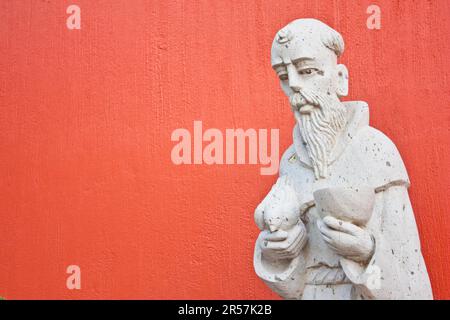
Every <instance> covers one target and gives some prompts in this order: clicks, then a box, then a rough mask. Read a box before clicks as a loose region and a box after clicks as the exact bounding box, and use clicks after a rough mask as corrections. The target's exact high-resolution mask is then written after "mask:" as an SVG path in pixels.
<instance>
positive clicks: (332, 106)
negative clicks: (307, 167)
mask: <svg viewBox="0 0 450 320" xmlns="http://www.w3.org/2000/svg"><path fill="white" fill-rule="evenodd" d="M290 102H291V107H292V109H293V110H294V111H295V114H296V117H297V122H299V123H300V125H301V129H300V133H301V135H302V138H303V140H304V141H305V142H306V149H307V151H308V155H309V157H310V159H311V162H312V165H313V169H314V175H315V177H316V179H321V178H326V177H327V175H328V164H329V162H328V161H329V157H330V153H331V151H332V149H333V148H334V146H335V144H336V139H337V136H338V134H339V132H340V130H341V129H342V128H343V127H344V126H345V123H346V117H345V112H346V110H345V107H344V106H343V105H342V103H341V102H340V101H339V99H337V97H336V99H334V100H333V99H332V98H331V97H329V96H328V97H325V96H321V95H318V94H315V93H313V92H311V91H307V90H302V91H301V92H300V93H294V94H293V95H292V96H291V98H290ZM307 104H309V105H312V106H314V108H313V109H312V110H311V112H310V113H308V114H299V112H298V111H299V109H300V108H301V107H302V106H304V105H307Z"/></svg>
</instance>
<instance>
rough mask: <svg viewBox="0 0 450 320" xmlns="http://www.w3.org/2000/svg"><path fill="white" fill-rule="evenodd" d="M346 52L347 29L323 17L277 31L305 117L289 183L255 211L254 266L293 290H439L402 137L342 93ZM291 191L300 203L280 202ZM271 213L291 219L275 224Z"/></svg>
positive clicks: (280, 290)
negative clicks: (399, 144)
mask: <svg viewBox="0 0 450 320" xmlns="http://www.w3.org/2000/svg"><path fill="white" fill-rule="evenodd" d="M343 51H344V41H343V38H342V36H341V35H340V34H339V33H338V32H337V31H335V30H333V29H332V28H330V27H329V26H328V25H326V24H324V23H322V22H320V21H318V20H314V19H299V20H295V21H293V22H291V23H289V24H288V25H287V26H286V27H284V28H282V29H281V30H280V31H279V32H278V33H277V34H276V36H275V39H274V41H273V44H272V51H271V63H272V67H273V69H274V70H275V72H276V73H277V75H278V77H279V80H280V84H281V88H282V90H283V92H284V93H285V94H286V96H287V97H288V98H289V101H290V105H291V107H292V111H293V114H294V117H295V119H296V122H297V124H296V126H295V127H294V131H293V145H291V146H290V147H289V148H288V149H287V150H286V151H285V153H284V155H283V156H282V159H281V163H280V170H279V174H280V178H279V179H283V181H282V182H283V183H281V182H280V183H278V184H276V185H277V186H276V188H274V189H273V190H272V191H271V192H270V193H269V195H268V196H267V197H266V198H265V199H264V200H263V201H262V202H261V204H260V205H259V206H258V207H257V209H256V210H255V222H256V224H257V226H258V227H259V229H260V230H261V232H260V234H259V236H258V239H257V240H256V244H255V253H254V267H255V271H256V273H257V275H258V276H259V277H260V278H261V279H262V280H263V281H264V282H265V283H266V284H267V285H268V286H269V287H270V288H271V289H272V290H273V291H274V292H276V293H277V294H279V295H280V296H281V297H283V298H285V299H352V300H353V299H432V297H433V296H432V291H431V285H430V281H429V278H428V273H427V269H426V266H425V263H424V259H423V256H422V252H421V247H420V239H419V235H418V230H417V226H416V222H415V218H414V213H413V210H412V206H411V202H410V199H409V196H408V187H409V185H410V182H409V178H408V174H407V171H406V169H405V166H404V163H403V161H402V158H401V156H400V154H399V152H398V150H397V148H396V147H395V145H394V143H393V142H392V141H391V140H390V139H389V138H388V137H386V136H385V135H384V134H383V133H382V132H380V131H378V130H377V129H375V128H373V127H370V126H369V108H368V105H367V104H366V103H365V102H362V101H351V102H342V101H341V100H340V99H341V98H342V97H345V96H346V95H347V94H348V70H347V68H346V67H345V66H344V65H343V64H338V58H339V57H340V56H341V55H342V53H343ZM287 182H288V183H287ZM284 185H286V188H289V189H286V190H285V191H283V186H284ZM275 189H276V190H275ZM290 190H295V191H294V193H295V199H294V200H293V201H297V204H296V205H294V204H293V205H289V206H287V205H281V204H280V205H278V204H277V203H278V202H283V201H276V203H275V202H274V200H273V199H274V195H276V194H281V195H283V192H284V193H286V194H288V193H289V192H291V193H292V191H290ZM280 197H281V198H282V197H284V196H279V197H278V198H280ZM278 198H276V199H278ZM281 198H280V199H281ZM289 199H290V200H289V201H291V202H292V199H293V198H292V197H290V198H289ZM271 203H272V205H271ZM269 210H270V212H269ZM277 210H278V211H277ZM286 210H295V211H294V212H285V211H286ZM269 213H270V215H271V217H272V218H273V217H276V218H277V219H286V220H288V219H291V221H289V223H286V224H285V225H286V227H285V228H275V229H274V228H269V226H268V225H267V224H268V223H267V221H269V220H270V221H272V220H271V219H272V218H270V219H268V218H267V217H266V219H265V216H264V215H265V214H266V215H267V214H269ZM283 217H284V218H283ZM288 217H289V218H288ZM286 222H288V221H286ZM278 224H279V225H281V221H279V223H278ZM287 226H289V227H287Z"/></svg>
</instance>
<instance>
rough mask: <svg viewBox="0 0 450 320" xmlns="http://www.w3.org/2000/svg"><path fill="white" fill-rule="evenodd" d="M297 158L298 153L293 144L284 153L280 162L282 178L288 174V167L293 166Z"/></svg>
mask: <svg viewBox="0 0 450 320" xmlns="http://www.w3.org/2000/svg"><path fill="white" fill-rule="evenodd" d="M295 158H296V152H295V147H294V144H291V145H290V146H289V148H287V149H286V151H284V153H283V155H282V156H281V160H280V176H282V175H284V174H286V170H288V167H289V166H290V165H292V162H293V161H294V160H295Z"/></svg>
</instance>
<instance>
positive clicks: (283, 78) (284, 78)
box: [278, 73, 288, 81]
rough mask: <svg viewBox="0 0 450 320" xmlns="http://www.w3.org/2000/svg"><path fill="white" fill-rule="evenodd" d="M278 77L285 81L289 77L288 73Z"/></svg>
mask: <svg viewBox="0 0 450 320" xmlns="http://www.w3.org/2000/svg"><path fill="white" fill-rule="evenodd" d="M278 77H279V78H280V80H281V81H285V80H287V79H288V75H287V73H282V74H279V75H278Z"/></svg>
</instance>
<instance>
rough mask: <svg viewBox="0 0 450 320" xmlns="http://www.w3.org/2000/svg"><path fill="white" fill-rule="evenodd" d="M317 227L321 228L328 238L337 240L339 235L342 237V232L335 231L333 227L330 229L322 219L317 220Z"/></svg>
mask: <svg viewBox="0 0 450 320" xmlns="http://www.w3.org/2000/svg"><path fill="white" fill-rule="evenodd" d="M317 228H318V229H319V231H320V233H321V234H322V236H325V237H327V238H330V239H333V240H336V239H338V238H339V237H341V234H340V232H338V231H335V230H333V229H330V228H329V227H328V226H327V225H326V224H325V223H323V222H322V221H321V220H317Z"/></svg>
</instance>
